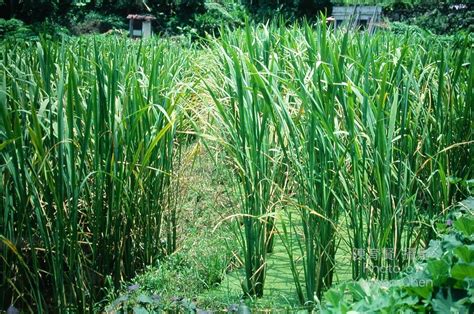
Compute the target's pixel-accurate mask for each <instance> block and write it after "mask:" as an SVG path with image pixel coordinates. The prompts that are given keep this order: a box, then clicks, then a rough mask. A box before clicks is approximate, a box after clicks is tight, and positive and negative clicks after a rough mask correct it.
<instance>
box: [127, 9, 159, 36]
mask: <svg viewBox="0 0 474 314" xmlns="http://www.w3.org/2000/svg"><path fill="white" fill-rule="evenodd" d="M127 19H129V27H128V29H129V33H130V37H132V38H146V37H150V36H151V35H152V34H153V32H152V30H151V22H152V21H153V20H156V17H154V16H153V15H150V14H129V15H127Z"/></svg>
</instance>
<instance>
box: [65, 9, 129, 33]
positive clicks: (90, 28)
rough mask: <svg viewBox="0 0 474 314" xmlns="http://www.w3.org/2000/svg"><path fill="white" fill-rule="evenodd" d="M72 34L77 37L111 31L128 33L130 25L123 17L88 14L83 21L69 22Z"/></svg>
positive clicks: (96, 13) (92, 12)
mask: <svg viewBox="0 0 474 314" xmlns="http://www.w3.org/2000/svg"><path fill="white" fill-rule="evenodd" d="M69 24H70V28H71V30H72V32H73V33H74V34H76V35H81V34H97V33H105V32H107V31H109V30H112V29H116V30H123V31H128V25H127V24H126V23H125V20H124V18H123V17H120V16H117V15H112V14H107V15H105V14H101V13H98V12H94V11H91V12H88V13H87V14H85V16H84V17H83V18H81V19H76V20H75V21H74V22H69Z"/></svg>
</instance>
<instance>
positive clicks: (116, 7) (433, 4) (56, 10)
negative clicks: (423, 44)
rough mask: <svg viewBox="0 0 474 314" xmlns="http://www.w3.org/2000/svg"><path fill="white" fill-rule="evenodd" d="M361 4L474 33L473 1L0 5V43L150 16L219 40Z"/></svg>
mask: <svg viewBox="0 0 474 314" xmlns="http://www.w3.org/2000/svg"><path fill="white" fill-rule="evenodd" d="M360 4H366V5H375V4H377V5H381V6H382V7H383V9H384V13H385V16H386V17H388V18H389V19H390V20H393V21H404V22H407V23H410V24H415V25H419V26H421V27H423V28H426V29H429V30H431V31H433V32H435V33H439V34H446V33H453V32H456V31H458V30H460V29H467V30H469V29H470V30H471V31H472V30H474V16H473V12H474V11H473V4H472V2H471V1H469V0H445V1H439V0H423V1H421V0H379V1H377V0H339V1H338V0H279V1H268V0H259V1H249V0H215V1H214V0H166V1H164V0H147V1H145V0H134V1H124V0H120V1H107V0H55V1H46V0H40V1H31V0H24V1H18V0H8V1H5V0H3V1H1V0H0V37H4V36H5V34H12V31H15V30H21V31H20V34H18V33H16V34H14V35H19V37H20V38H21V37H24V38H26V39H30V38H31V37H34V36H35V34H36V35H37V34H39V33H42V34H43V35H44V34H45V33H47V34H49V35H51V36H53V37H54V36H60V35H65V34H72V35H81V34H88V33H104V32H107V31H110V30H112V29H118V30H127V29H128V28H127V24H126V22H127V21H126V19H125V17H126V16H127V14H129V13H148V14H150V13H151V14H153V15H155V16H156V17H157V20H156V21H155V23H154V25H153V28H154V31H155V33H159V34H162V35H167V36H169V35H176V34H187V35H191V36H193V37H195V38H196V37H197V36H202V35H204V34H205V33H211V34H212V33H215V34H217V33H218V29H219V27H220V26H221V24H224V25H226V26H231V27H238V26H242V25H243V23H244V21H245V20H246V19H253V20H257V21H262V22H264V21H267V20H268V19H273V18H275V17H277V16H281V17H284V19H285V20H286V21H288V22H290V21H295V20H298V19H301V18H305V19H308V20H310V21H314V20H316V19H317V17H318V14H319V13H320V12H325V13H327V14H330V13H331V10H332V7H333V6H334V5H360ZM9 20H10V21H9ZM20 21H21V22H20ZM23 22H24V23H25V24H23ZM19 23H20V24H19Z"/></svg>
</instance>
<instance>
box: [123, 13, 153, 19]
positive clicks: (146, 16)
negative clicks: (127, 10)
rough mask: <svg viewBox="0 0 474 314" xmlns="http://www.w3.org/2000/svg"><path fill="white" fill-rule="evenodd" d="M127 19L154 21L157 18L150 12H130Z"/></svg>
mask: <svg viewBox="0 0 474 314" xmlns="http://www.w3.org/2000/svg"><path fill="white" fill-rule="evenodd" d="M127 19H129V20H144V21H152V20H156V17H154V16H153V15H150V14H129V15H127Z"/></svg>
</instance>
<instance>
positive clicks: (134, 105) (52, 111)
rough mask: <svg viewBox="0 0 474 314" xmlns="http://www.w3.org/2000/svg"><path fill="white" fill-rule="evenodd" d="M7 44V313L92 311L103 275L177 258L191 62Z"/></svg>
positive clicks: (3, 93) (148, 50)
mask: <svg viewBox="0 0 474 314" xmlns="http://www.w3.org/2000/svg"><path fill="white" fill-rule="evenodd" d="M2 46H3V47H2V54H1V60H2V62H1V64H2V67H1V70H0V71H1V73H2V82H1V88H0V106H1V111H0V118H1V121H2V123H1V127H0V138H1V143H2V145H1V151H0V172H1V177H2V180H1V187H2V188H1V191H0V201H1V203H2V214H1V216H0V235H1V241H0V242H1V243H0V257H1V260H2V263H1V266H0V267H1V278H0V285H1V287H0V307H1V308H7V307H8V306H9V305H10V304H14V305H15V306H16V307H17V308H21V309H29V310H30V311H32V312H39V313H42V312H49V311H60V312H64V311H67V310H72V311H80V312H83V311H86V310H87V311H92V310H93V307H94V302H96V301H98V300H100V296H101V293H100V291H101V288H102V286H103V284H104V278H105V276H106V275H111V276H112V278H113V281H114V282H115V284H116V285H118V284H119V282H120V281H121V280H123V279H126V278H130V277H131V276H133V275H134V274H135V272H136V271H137V270H139V269H141V268H142V267H143V266H144V265H148V264H152V263H154V261H155V260H156V259H157V258H159V257H160V256H162V255H163V254H164V253H165V252H170V251H172V250H174V249H175V237H176V235H175V234H173V232H172V230H175V228H174V227H173V225H175V224H176V213H175V212H173V210H172V209H171V208H170V207H169V205H170V204H169V198H170V195H169V192H170V191H171V190H170V180H171V176H172V174H173V158H174V156H175V154H176V152H175V151H176V150H175V148H176V143H175V138H176V132H177V130H178V128H179V127H180V123H179V122H180V119H181V116H182V109H181V106H180V102H181V99H182V97H183V93H184V89H183V88H182V86H181V81H182V77H183V68H184V66H185V65H186V64H187V62H188V58H187V56H186V53H183V52H182V50H181V49H179V47H176V46H174V45H170V44H167V43H166V42H163V43H158V42H156V41H147V42H132V41H127V40H124V39H114V38H93V39H92V38H87V39H82V38H81V39H78V40H72V41H70V42H63V43H58V42H50V41H46V40H42V41H41V42H39V43H37V44H25V45H24V46H18V45H14V44H12V43H8V42H6V43H2ZM164 224H167V225H168V226H167V227H165V226H164ZM167 230H168V231H167ZM166 232H167V233H168V234H170V232H171V235H169V236H168V240H167V241H164V243H162V241H161V240H162V238H163V237H162V235H163V233H166Z"/></svg>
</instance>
